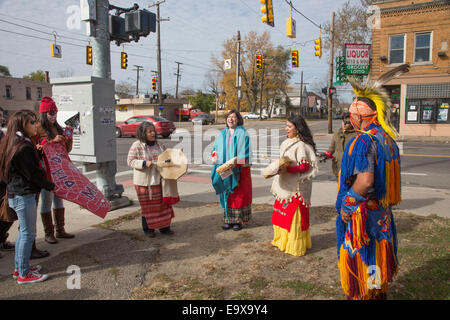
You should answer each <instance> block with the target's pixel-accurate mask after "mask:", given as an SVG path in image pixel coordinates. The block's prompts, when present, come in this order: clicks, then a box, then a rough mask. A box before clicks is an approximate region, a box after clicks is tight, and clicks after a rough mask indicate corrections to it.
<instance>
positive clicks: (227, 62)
mask: <svg viewBox="0 0 450 320" xmlns="http://www.w3.org/2000/svg"><path fill="white" fill-rule="evenodd" d="M231 66H232V64H231V59H226V60H225V61H224V62H223V68H224V69H225V70H229V69H231Z"/></svg>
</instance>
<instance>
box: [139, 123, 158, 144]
mask: <svg viewBox="0 0 450 320" xmlns="http://www.w3.org/2000/svg"><path fill="white" fill-rule="evenodd" d="M147 128H153V130H154V131H155V133H156V129H155V126H154V125H153V123H151V122H150V121H144V122H142V123H141V124H140V125H139V127H138V129H137V131H136V138H138V139H139V141H140V142H142V143H146V142H147V135H146V134H145V131H146V130H147ZM156 137H157V135H156V136H155V138H156ZM156 140H157V139H155V141H156Z"/></svg>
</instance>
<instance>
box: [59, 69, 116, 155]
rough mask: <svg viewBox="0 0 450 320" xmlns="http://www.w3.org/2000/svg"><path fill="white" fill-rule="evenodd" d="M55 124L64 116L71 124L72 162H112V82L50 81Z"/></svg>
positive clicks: (101, 80)
mask: <svg viewBox="0 0 450 320" xmlns="http://www.w3.org/2000/svg"><path fill="white" fill-rule="evenodd" d="M50 83H51V84H52V85H53V88H52V90H53V100H54V101H55V103H56V105H57V107H58V123H59V124H60V125H61V126H63V127H64V126H65V125H64V123H61V122H60V120H59V119H60V116H62V115H64V114H66V115H67V114H70V115H71V116H72V115H75V117H72V118H76V115H77V114H78V113H79V121H78V119H77V118H76V119H77V121H75V122H73V126H74V132H73V147H72V151H71V152H70V158H71V160H72V161H80V162H88V163H101V162H107V161H116V138H115V122H116V116H115V98H114V94H115V91H114V80H110V79H104V78H97V77H74V78H59V79H52V80H51V81H50Z"/></svg>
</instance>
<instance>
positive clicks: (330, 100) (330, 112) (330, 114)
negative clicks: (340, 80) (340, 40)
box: [328, 12, 334, 133]
mask: <svg viewBox="0 0 450 320" xmlns="http://www.w3.org/2000/svg"><path fill="white" fill-rule="evenodd" d="M330 37H331V39H330V74H329V79H328V83H329V85H328V88H332V87H333V69H334V67H333V62H334V12H332V13H331V28H330ZM328 133H333V96H332V94H331V92H330V89H328Z"/></svg>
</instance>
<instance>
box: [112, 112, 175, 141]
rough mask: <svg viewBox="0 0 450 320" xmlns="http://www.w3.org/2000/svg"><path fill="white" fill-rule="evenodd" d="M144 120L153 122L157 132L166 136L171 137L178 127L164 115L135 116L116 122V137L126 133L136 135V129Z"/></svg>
mask: <svg viewBox="0 0 450 320" xmlns="http://www.w3.org/2000/svg"><path fill="white" fill-rule="evenodd" d="M144 121H149V122H151V123H153V125H154V126H155V129H156V133H157V134H159V135H161V136H163V137H164V138H167V137H169V136H170V135H171V134H172V132H174V131H175V129H176V128H175V125H174V124H173V122H172V121H169V120H167V119H165V118H163V117H159V116H135V117H131V118H129V119H127V120H126V121H124V122H118V123H116V137H117V138H120V137H122V136H125V135H128V136H136V131H137V129H138V128H139V125H140V124H141V123H142V122H144Z"/></svg>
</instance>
